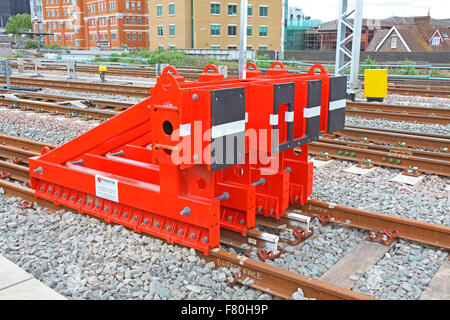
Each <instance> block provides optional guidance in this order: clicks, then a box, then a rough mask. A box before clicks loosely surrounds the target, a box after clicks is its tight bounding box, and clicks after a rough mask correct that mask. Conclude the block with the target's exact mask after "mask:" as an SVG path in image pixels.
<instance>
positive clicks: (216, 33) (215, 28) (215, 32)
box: [211, 24, 220, 36]
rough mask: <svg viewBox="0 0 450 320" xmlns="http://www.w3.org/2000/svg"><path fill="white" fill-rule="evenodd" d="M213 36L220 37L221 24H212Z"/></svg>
mask: <svg viewBox="0 0 450 320" xmlns="http://www.w3.org/2000/svg"><path fill="white" fill-rule="evenodd" d="M211 35H212V36H220V24H212V25H211Z"/></svg>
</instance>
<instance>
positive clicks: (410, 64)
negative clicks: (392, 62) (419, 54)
mask: <svg viewBox="0 0 450 320" xmlns="http://www.w3.org/2000/svg"><path fill="white" fill-rule="evenodd" d="M403 65H405V66H406V67H400V68H395V67H392V68H389V74H393V75H402V76H416V75H419V72H418V71H417V70H416V68H415V67H414V61H412V60H409V59H406V60H405V62H404V63H403Z"/></svg>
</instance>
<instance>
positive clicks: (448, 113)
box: [347, 101, 450, 117]
mask: <svg viewBox="0 0 450 320" xmlns="http://www.w3.org/2000/svg"><path fill="white" fill-rule="evenodd" d="M347 110H367V111H378V112H393V113H402V114H405V113H407V114H414V115H415V114H419V115H428V116H433V115H434V116H441V117H450V109H447V108H432V107H420V106H403V105H396V104H384V103H369V102H361V101H356V102H352V101H347Z"/></svg>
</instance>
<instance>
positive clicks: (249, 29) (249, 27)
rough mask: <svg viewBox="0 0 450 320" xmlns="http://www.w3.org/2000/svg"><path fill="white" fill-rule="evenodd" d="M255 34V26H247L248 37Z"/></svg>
mask: <svg viewBox="0 0 450 320" xmlns="http://www.w3.org/2000/svg"><path fill="white" fill-rule="evenodd" d="M251 36H253V26H247V37H251Z"/></svg>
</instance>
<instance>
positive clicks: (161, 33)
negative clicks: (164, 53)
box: [158, 26, 164, 37]
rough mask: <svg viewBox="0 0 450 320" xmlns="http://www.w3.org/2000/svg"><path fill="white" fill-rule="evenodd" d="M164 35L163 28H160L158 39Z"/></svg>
mask: <svg viewBox="0 0 450 320" xmlns="http://www.w3.org/2000/svg"><path fill="white" fill-rule="evenodd" d="M163 35H164V33H163V26H158V37H162V36H163Z"/></svg>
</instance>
